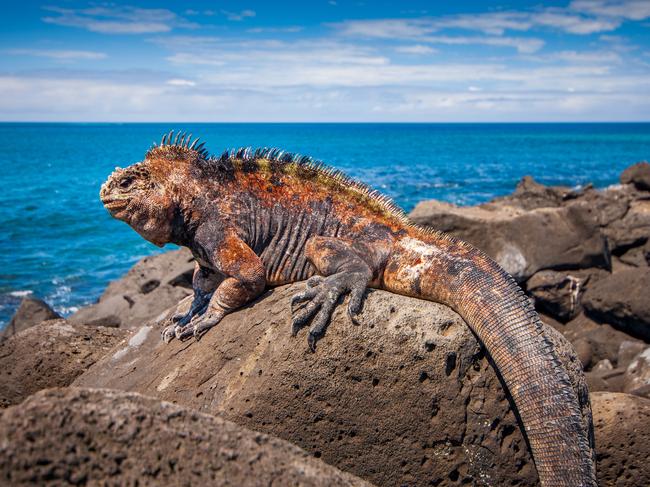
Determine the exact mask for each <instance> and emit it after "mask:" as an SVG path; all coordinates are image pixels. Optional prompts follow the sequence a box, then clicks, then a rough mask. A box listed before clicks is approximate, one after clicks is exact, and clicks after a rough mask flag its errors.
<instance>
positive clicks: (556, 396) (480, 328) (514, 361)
mask: <svg viewBox="0 0 650 487" xmlns="http://www.w3.org/2000/svg"><path fill="white" fill-rule="evenodd" d="M382 287H383V288H384V289H386V290H388V291H392V292H395V293H399V294H405V295H410V296H415V297H419V298H422V299H427V300H431V301H437V302H441V303H444V304H447V305H448V306H450V307H452V308H453V309H454V310H455V311H456V312H457V313H458V314H460V316H461V317H462V318H463V319H464V320H465V321H466V322H467V324H468V325H469V326H470V328H471V329H472V331H473V332H474V334H475V335H476V336H477V337H478V339H479V340H480V341H481V343H482V344H483V345H484V347H485V348H486V350H487V352H488V353H489V355H490V356H491V357H492V360H493V361H494V364H495V366H496V368H497V370H498V373H499V374H500V375H501V377H502V379H503V382H504V383H505V385H506V387H507V389H508V392H509V393H510V396H511V397H512V399H513V401H514V404H515V406H516V408H517V411H518V413H519V417H520V418H521V421H522V423H523V429H524V431H525V434H526V436H527V438H528V443H529V445H530V448H531V451H532V455H533V459H534V461H535V466H536V468H537V472H538V475H539V478H540V482H541V484H542V486H543V487H551V486H571V487H576V486H595V485H596V478H595V465H594V460H593V456H592V445H591V441H590V435H589V428H590V425H589V424H588V423H589V419H585V418H583V415H582V412H581V407H580V403H579V400H578V396H577V394H576V391H575V390H574V388H573V386H572V384H571V380H570V378H569V375H568V373H567V371H566V370H565V368H564V366H563V365H562V363H561V362H560V360H559V358H558V355H557V354H556V352H555V350H554V347H553V345H552V344H551V342H550V341H549V340H548V338H547V337H546V336H545V334H544V328H543V326H542V323H541V321H540V319H539V317H538V316H537V313H535V310H534V309H533V307H532V306H531V304H530V302H529V301H528V298H527V297H526V296H525V294H524V293H523V292H522V290H521V288H519V286H518V285H517V284H516V283H515V281H514V280H513V279H512V277H510V276H509V275H508V274H507V273H506V272H505V271H504V270H503V269H501V267H499V265H497V264H496V263H495V262H494V261H493V260H492V259H490V258H489V257H488V256H487V255H485V254H484V253H482V252H481V251H479V250H477V249H476V248H474V247H472V246H470V245H469V244H466V243H464V242H461V241H459V240H456V239H455V238H453V237H450V236H447V235H444V234H441V233H437V232H427V231H424V230H422V231H417V232H415V234H412V235H411V236H408V237H403V238H402V239H401V240H399V241H397V242H396V244H395V247H394V249H393V252H392V254H391V255H390V256H389V258H388V261H387V264H386V267H385V270H384V276H383V286H382Z"/></svg>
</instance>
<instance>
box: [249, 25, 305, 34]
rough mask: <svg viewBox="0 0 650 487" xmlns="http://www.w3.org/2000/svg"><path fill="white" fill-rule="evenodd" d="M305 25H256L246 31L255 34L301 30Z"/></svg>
mask: <svg viewBox="0 0 650 487" xmlns="http://www.w3.org/2000/svg"><path fill="white" fill-rule="evenodd" d="M302 30H303V27H301V26H299V25H290V26H288V27H254V28H252V29H247V30H246V32H252V33H254V34H259V33H262V32H264V33H277V32H289V33H290V32H301V31H302Z"/></svg>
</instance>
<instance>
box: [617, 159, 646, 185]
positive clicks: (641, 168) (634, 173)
mask: <svg viewBox="0 0 650 487" xmlns="http://www.w3.org/2000/svg"><path fill="white" fill-rule="evenodd" d="M621 183H622V184H634V186H635V187H636V188H638V189H642V190H646V191H650V164H648V163H647V162H646V161H642V162H637V163H636V164H634V165H632V166H630V167H628V168H627V169H625V171H623V172H622V173H621Z"/></svg>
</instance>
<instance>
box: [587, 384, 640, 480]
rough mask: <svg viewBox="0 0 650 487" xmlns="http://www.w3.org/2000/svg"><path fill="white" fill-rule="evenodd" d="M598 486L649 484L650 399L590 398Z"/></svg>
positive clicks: (603, 394) (601, 394) (604, 394)
mask: <svg viewBox="0 0 650 487" xmlns="http://www.w3.org/2000/svg"><path fill="white" fill-rule="evenodd" d="M591 404H592V407H593V411H594V430H595V434H596V459H597V463H598V470H597V475H598V485H600V486H616V487H639V486H641V485H650V462H648V458H650V400H648V399H644V398H641V397H638V396H633V395H631V394H621V393H611V392H596V393H593V394H592V395H591Z"/></svg>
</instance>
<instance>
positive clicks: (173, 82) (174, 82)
mask: <svg viewBox="0 0 650 487" xmlns="http://www.w3.org/2000/svg"><path fill="white" fill-rule="evenodd" d="M167 84H168V85H170V86H196V82H194V81H192V80H189V79H182V78H172V79H169V80H167Z"/></svg>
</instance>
